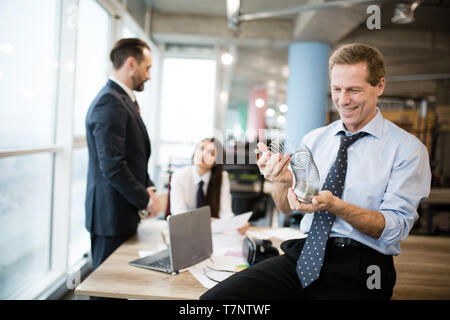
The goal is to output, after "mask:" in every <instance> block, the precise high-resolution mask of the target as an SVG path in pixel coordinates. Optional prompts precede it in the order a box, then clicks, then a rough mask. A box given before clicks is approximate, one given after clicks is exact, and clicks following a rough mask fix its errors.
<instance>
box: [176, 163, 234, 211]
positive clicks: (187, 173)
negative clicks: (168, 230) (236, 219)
mask: <svg viewBox="0 0 450 320" xmlns="http://www.w3.org/2000/svg"><path fill="white" fill-rule="evenodd" d="M209 179H211V171H208V172H207V173H206V174H204V175H203V176H200V175H199V174H198V172H197V169H196V167H195V165H190V166H186V167H183V168H180V169H177V170H175V171H174V172H173V174H172V178H171V180H170V187H171V189H170V211H171V214H174V215H175V214H178V213H182V212H185V211H188V210H192V209H195V208H196V206H197V203H196V202H197V186H198V184H199V182H200V181H201V180H203V193H204V195H205V196H206V193H207V191H208V183H209ZM232 216H234V214H233V211H232V209H231V193H230V180H229V179H228V172H226V171H223V176H222V186H221V190H220V208H219V218H227V217H232Z"/></svg>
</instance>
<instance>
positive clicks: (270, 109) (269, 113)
mask: <svg viewBox="0 0 450 320" xmlns="http://www.w3.org/2000/svg"><path fill="white" fill-rule="evenodd" d="M266 115H267V116H268V117H269V118H272V117H273V116H274V115H275V110H273V109H272V108H269V109H267V111H266Z"/></svg>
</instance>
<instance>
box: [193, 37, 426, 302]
mask: <svg viewBox="0 0 450 320" xmlns="http://www.w3.org/2000/svg"><path fill="white" fill-rule="evenodd" d="M329 70H330V80H331V94H332V99H333V102H334V104H335V106H336V108H337V110H338V112H339V115H340V118H341V119H340V120H338V121H335V122H333V123H331V124H330V125H328V126H326V127H322V128H318V129H315V130H313V131H311V132H309V133H308V134H306V135H305V136H304V138H303V143H304V144H306V145H307V146H308V148H309V149H310V150H311V152H312V154H313V157H314V160H315V162H316V164H317V167H318V169H319V175H320V178H321V185H322V186H323V187H322V191H320V192H319V194H318V195H317V196H315V197H314V198H313V199H312V203H311V204H307V203H302V202H300V201H299V200H298V199H297V196H296V195H295V193H294V191H293V189H292V185H293V174H292V172H291V171H290V170H289V168H288V165H289V160H290V156H289V155H281V154H271V153H270V152H269V150H268V149H267V146H266V145H264V144H263V143H259V145H258V148H259V150H260V151H261V152H263V155H262V156H261V158H260V159H259V160H258V166H259V168H260V170H261V173H262V174H264V176H265V178H266V179H268V180H270V181H272V183H273V192H272V196H273V198H274V200H275V202H276V204H277V207H278V209H279V210H280V211H281V212H283V213H290V212H291V211H292V210H297V211H301V212H305V213H307V214H305V216H304V218H303V219H302V221H301V225H300V229H301V231H303V232H304V233H307V234H308V237H307V238H306V239H300V240H298V239H297V240H289V241H286V242H284V243H283V244H282V246H281V247H282V249H283V251H284V252H285V254H284V255H282V256H279V257H275V258H271V259H268V260H265V261H263V262H260V263H258V264H256V265H254V266H252V267H250V268H248V269H246V270H244V271H242V272H239V273H238V274H236V275H234V276H232V277H230V278H228V279H227V280H226V281H223V282H222V283H220V284H218V285H217V286H215V287H214V288H213V289H211V290H210V291H208V292H207V293H205V294H204V295H203V296H202V297H201V298H202V299H253V298H259V299H389V298H390V297H391V296H392V292H393V288H394V285H395V280H396V273H395V268H394V263H393V258H392V256H393V255H398V254H400V253H401V250H400V241H402V240H404V239H406V237H407V236H408V234H409V232H410V230H411V229H412V227H413V224H414V221H415V220H416V219H417V218H418V215H417V208H418V205H419V203H420V202H421V201H423V200H424V199H425V198H426V197H427V196H428V195H429V192H430V185H431V171H430V165H429V158H428V152H427V149H426V148H425V146H424V145H423V144H422V143H421V142H420V141H419V140H418V139H417V138H416V137H415V136H413V135H411V134H410V133H408V132H406V131H404V130H403V129H401V128H399V127H397V126H396V125H395V124H393V123H392V122H390V121H388V120H386V119H384V118H383V116H382V115H381V112H380V110H379V108H378V107H377V99H378V97H379V96H381V95H382V94H383V91H384V88H385V85H386V80H385V69H384V62H383V57H382V55H381V53H380V52H379V51H378V50H377V49H375V48H373V47H370V46H367V45H363V44H351V45H347V46H344V47H342V48H340V49H338V50H337V51H336V52H335V53H334V54H333V55H332V56H331V57H330V61H329ZM373 270H375V273H376V274H374V277H378V278H379V279H377V281H376V282H377V283H376V284H375V285H371V284H370V281H371V279H370V277H371V275H372V274H371V273H372V272H373Z"/></svg>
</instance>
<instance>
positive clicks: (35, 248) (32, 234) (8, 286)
mask: <svg viewBox="0 0 450 320" xmlns="http://www.w3.org/2000/svg"><path fill="white" fill-rule="evenodd" d="M52 170H53V155H52V154H36V155H29V156H17V157H8V158H2V159H0V226H1V232H0V299H7V298H9V297H11V296H12V295H14V294H16V293H17V292H18V291H21V290H24V289H26V286H30V285H31V284H33V283H34V282H35V281H36V280H39V279H40V278H41V277H42V276H44V275H45V274H46V273H47V272H48V271H49V270H50V225H51V198H52V196H51V195H52V179H51V177H52Z"/></svg>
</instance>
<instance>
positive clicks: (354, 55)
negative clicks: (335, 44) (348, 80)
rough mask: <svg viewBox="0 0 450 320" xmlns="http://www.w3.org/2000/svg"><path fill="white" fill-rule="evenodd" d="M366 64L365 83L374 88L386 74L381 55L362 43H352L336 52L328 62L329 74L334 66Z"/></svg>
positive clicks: (376, 50)
mask: <svg viewBox="0 0 450 320" xmlns="http://www.w3.org/2000/svg"><path fill="white" fill-rule="evenodd" d="M360 62H366V63H367V68H368V76H367V79H366V80H367V82H368V83H370V84H371V85H372V86H376V85H377V84H378V83H379V82H380V80H381V78H384V76H385V74H386V72H385V68H384V61H383V55H382V54H381V52H380V51H379V50H378V49H376V48H374V47H371V46H368V45H365V44H362V43H353V44H349V45H346V46H343V47H341V48H339V49H338V50H336V51H335V52H334V53H333V54H332V56H331V57H330V60H329V64H328V65H329V72H330V74H331V69H333V67H334V65H335V64H357V63H360Z"/></svg>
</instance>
